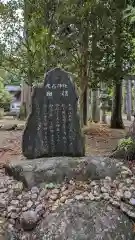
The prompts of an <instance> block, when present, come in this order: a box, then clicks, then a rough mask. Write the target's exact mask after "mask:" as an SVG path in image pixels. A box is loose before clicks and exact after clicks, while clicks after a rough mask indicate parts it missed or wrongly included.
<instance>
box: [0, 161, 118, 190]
mask: <svg viewBox="0 0 135 240" xmlns="http://www.w3.org/2000/svg"><path fill="white" fill-rule="evenodd" d="M117 163H118V161H117V160H115V159H109V158H103V157H84V158H70V157H69V158H68V157H53V158H41V159H34V160H21V161H17V160H16V161H11V162H10V163H8V164H6V165H5V166H4V167H5V170H6V173H7V174H9V175H10V176H13V177H14V178H15V179H17V180H19V181H22V182H23V183H24V185H25V186H26V187H28V188H31V187H33V186H35V185H39V184H41V183H43V182H46V183H49V182H55V183H62V182H63V181H64V180H65V179H67V180H68V181H69V180H71V179H76V180H77V181H87V180H89V179H91V180H98V179H103V178H105V177H106V176H110V177H111V178H112V179H115V178H116V176H117V175H118V174H119V172H120V166H118V164H117Z"/></svg>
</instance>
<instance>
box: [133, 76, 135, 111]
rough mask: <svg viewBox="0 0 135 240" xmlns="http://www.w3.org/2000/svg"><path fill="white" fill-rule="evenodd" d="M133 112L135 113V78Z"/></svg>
mask: <svg viewBox="0 0 135 240" xmlns="http://www.w3.org/2000/svg"><path fill="white" fill-rule="evenodd" d="M133 112H134V113H135V80H134V107H133Z"/></svg>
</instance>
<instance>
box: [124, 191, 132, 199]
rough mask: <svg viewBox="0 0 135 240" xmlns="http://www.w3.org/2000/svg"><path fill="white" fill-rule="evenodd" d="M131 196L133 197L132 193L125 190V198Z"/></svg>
mask: <svg viewBox="0 0 135 240" xmlns="http://www.w3.org/2000/svg"><path fill="white" fill-rule="evenodd" d="M131 197H132V194H131V192H130V191H125V192H124V198H125V199H130V198H131Z"/></svg>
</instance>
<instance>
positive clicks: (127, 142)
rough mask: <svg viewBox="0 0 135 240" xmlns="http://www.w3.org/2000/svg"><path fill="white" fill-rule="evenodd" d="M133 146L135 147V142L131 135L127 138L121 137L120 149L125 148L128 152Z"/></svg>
mask: <svg viewBox="0 0 135 240" xmlns="http://www.w3.org/2000/svg"><path fill="white" fill-rule="evenodd" d="M133 148H135V142H134V141H133V140H132V138H131V137H129V138H127V139H126V138H123V139H120V141H119V143H118V149H119V150H122V149H124V150H125V151H126V152H127V151H131V149H133Z"/></svg>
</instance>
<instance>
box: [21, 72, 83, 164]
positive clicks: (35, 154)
mask: <svg viewBox="0 0 135 240" xmlns="http://www.w3.org/2000/svg"><path fill="white" fill-rule="evenodd" d="M77 101H78V96H77V93H76V89H75V85H74V83H73V81H72V77H71V75H70V74H69V73H68V72H66V71H64V70H62V69H60V68H54V69H52V70H50V71H49V72H47V74H46V75H45V80H44V85H43V86H42V87H36V88H35V89H34V92H33V96H32V110H31V113H30V115H29V117H28V120H27V123H26V127H25V129H24V133H23V137H22V152H23V155H24V156H25V157H27V158H28V159H35V158H41V157H54V156H72V157H81V156H84V155H85V141H84V138H83V136H82V133H81V128H80V121H79V116H78V113H77Z"/></svg>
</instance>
